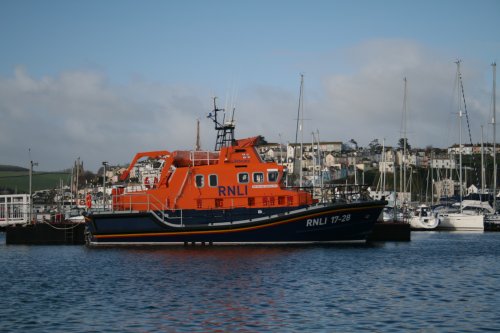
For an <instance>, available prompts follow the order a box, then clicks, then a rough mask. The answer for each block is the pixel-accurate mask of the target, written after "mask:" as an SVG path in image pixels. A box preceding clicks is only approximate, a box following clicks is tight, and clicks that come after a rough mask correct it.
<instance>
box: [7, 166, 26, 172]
mask: <svg viewBox="0 0 500 333" xmlns="http://www.w3.org/2000/svg"><path fill="white" fill-rule="evenodd" d="M0 171H26V172H28V171H29V169H27V168H22V167H18V166H14V165H0Z"/></svg>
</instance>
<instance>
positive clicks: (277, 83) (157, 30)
mask: <svg viewBox="0 0 500 333" xmlns="http://www.w3.org/2000/svg"><path fill="white" fill-rule="evenodd" d="M499 13H500V1H487V0H482V1H481V0H480V1H464V0H462V1H111V0H110V1H9V0H4V1H2V2H0V41H1V43H2V51H1V52H0V116H1V118H2V119H1V121H0V153H1V154H0V164H15V165H26V164H27V163H28V161H29V157H28V153H27V151H28V148H31V152H32V158H34V159H36V160H38V162H39V163H40V169H42V170H53V169H61V168H65V167H68V166H70V165H71V164H72V161H73V160H74V159H76V157H78V156H79V157H81V158H82V159H83V160H84V162H85V166H86V167H87V168H89V169H91V170H96V169H97V167H98V166H99V164H100V162H101V161H103V160H107V161H109V162H111V163H112V164H118V163H126V162H128V161H129V160H130V159H131V157H132V156H133V154H135V153H136V152H137V151H147V150H156V149H169V150H176V149H186V148H191V147H193V145H194V138H195V132H194V131H195V123H196V119H197V118H200V119H201V122H202V140H203V148H205V149H211V148H212V146H213V142H214V139H215V138H214V133H213V131H212V130H211V124H210V123H209V122H208V120H206V119H205V118H204V117H205V116H206V114H207V113H208V111H210V108H211V97H212V96H218V97H219V98H220V103H221V104H222V106H227V107H228V108H230V107H231V105H233V106H236V120H237V133H236V134H237V137H245V136H253V135H257V134H261V135H264V136H265V137H266V138H267V139H268V140H269V141H278V140H280V139H279V138H280V137H281V138H282V140H283V141H290V140H292V139H293V138H294V137H295V133H294V130H295V120H294V118H295V117H296V110H297V104H298V91H299V82H300V73H304V75H305V117H306V118H307V119H308V120H307V121H306V126H305V128H306V129H305V130H306V131H309V133H310V132H311V131H316V130H319V131H320V136H321V138H322V139H323V140H329V141H347V140H349V139H351V138H354V139H356V140H357V141H358V142H359V143H360V144H361V145H367V144H368V143H369V142H370V141H371V140H372V139H375V138H377V139H380V140H381V139H382V138H385V139H386V141H387V142H388V144H389V145H393V144H396V142H397V140H398V138H399V137H400V136H401V133H400V129H401V119H402V101H403V77H405V76H406V77H407V78H408V103H409V104H408V109H409V110H410V116H409V120H410V122H411V124H409V125H408V128H409V133H408V137H409V142H410V144H412V145H413V146H421V147H425V146H426V145H433V146H436V147H442V146H446V145H448V144H451V143H453V142H454V141H456V138H455V136H454V133H455V132H457V130H456V128H455V129H454V128H453V126H452V125H453V118H452V117H451V115H452V114H453V105H452V102H451V101H453V86H454V79H455V72H456V67H455V64H454V63H453V62H454V61H455V60H456V59H457V58H460V59H462V61H463V63H462V72H463V78H464V87H465V89H466V91H465V92H466V98H467V104H468V106H469V110H468V111H469V113H470V116H471V127H472V128H471V129H472V131H473V141H474V142H478V141H479V140H480V125H485V128H488V127H489V126H487V123H488V119H490V118H491V112H492V111H491V110H492V107H491V95H492V91H491V85H492V83H491V81H492V75H491V66H490V64H491V63H492V62H493V61H497V60H498V56H499V54H500V37H499V36H498V32H499V31H500V23H499V22H500V20H498V14H499ZM231 101H232V102H231ZM456 126H458V125H456ZM490 132H491V130H489V132H486V133H485V134H486V135H490V136H491V133H490ZM309 136H310V135H307V136H306V137H308V138H309Z"/></svg>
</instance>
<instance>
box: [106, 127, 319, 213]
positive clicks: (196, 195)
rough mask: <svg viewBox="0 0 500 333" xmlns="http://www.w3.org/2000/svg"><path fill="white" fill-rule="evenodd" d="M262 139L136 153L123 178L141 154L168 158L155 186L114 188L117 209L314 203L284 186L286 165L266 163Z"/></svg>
mask: <svg viewBox="0 0 500 333" xmlns="http://www.w3.org/2000/svg"><path fill="white" fill-rule="evenodd" d="M258 140H259V137H253V138H248V139H242V140H235V141H234V142H233V145H231V146H226V147H222V148H221V149H220V151H218V152H201V151H174V152H172V153H170V152H168V151H156V152H145V153H139V154H137V155H136V156H135V158H134V160H133V161H132V163H131V165H130V167H129V169H128V170H127V172H126V173H124V176H123V179H125V178H126V177H127V176H128V173H129V172H130V170H131V168H132V167H133V166H134V164H135V162H137V160H138V159H139V158H141V157H150V158H156V159H161V160H163V161H164V163H163V168H162V171H161V175H160V178H159V179H158V181H157V182H156V183H154V184H153V185H152V186H151V188H150V189H147V190H144V191H136V192H127V193H125V191H124V190H123V189H118V190H116V191H115V197H114V199H113V208H114V210H133V211H147V210H150V209H151V206H152V205H153V206H155V207H157V209H159V210H168V209H170V210H177V209H198V210H205V209H232V208H242V207H251V208H270V207H297V206H301V205H310V204H312V202H313V199H312V196H311V195H310V194H309V193H307V192H304V191H296V190H290V189H286V188H284V186H283V185H282V183H283V176H284V167H283V166H281V165H278V164H277V163H274V162H265V161H263V160H262V159H261V158H260V156H259V155H258V153H257V151H256V149H255V145H256V144H257V142H258Z"/></svg>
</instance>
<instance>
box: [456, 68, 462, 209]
mask: <svg viewBox="0 0 500 333" xmlns="http://www.w3.org/2000/svg"><path fill="white" fill-rule="evenodd" d="M456 64H457V76H458V80H457V81H458V86H457V96H458V117H459V119H460V121H459V131H458V141H459V144H458V156H459V169H460V171H459V173H458V174H459V176H458V178H459V180H458V184H459V187H460V213H462V103H461V99H460V83H461V80H462V75H461V74H460V60H457V62H456Z"/></svg>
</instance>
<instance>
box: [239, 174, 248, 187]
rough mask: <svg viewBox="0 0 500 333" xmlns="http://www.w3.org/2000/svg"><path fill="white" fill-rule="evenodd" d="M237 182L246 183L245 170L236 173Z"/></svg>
mask: <svg viewBox="0 0 500 333" xmlns="http://www.w3.org/2000/svg"><path fill="white" fill-rule="evenodd" d="M238 183H240V184H247V183H248V173H246V172H240V173H239V174H238Z"/></svg>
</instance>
